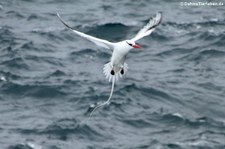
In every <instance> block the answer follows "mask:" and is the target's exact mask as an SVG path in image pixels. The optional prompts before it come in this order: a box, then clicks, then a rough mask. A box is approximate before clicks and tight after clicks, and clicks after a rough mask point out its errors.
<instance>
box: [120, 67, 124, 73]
mask: <svg viewBox="0 0 225 149" xmlns="http://www.w3.org/2000/svg"><path fill="white" fill-rule="evenodd" d="M120 74H121V75H124V69H123V67H121V69H120Z"/></svg>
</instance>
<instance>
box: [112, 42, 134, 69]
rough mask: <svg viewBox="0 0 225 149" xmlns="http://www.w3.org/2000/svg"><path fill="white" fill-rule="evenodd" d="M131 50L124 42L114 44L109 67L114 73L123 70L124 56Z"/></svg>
mask: <svg viewBox="0 0 225 149" xmlns="http://www.w3.org/2000/svg"><path fill="white" fill-rule="evenodd" d="M131 49H132V48H131V47H130V46H129V45H128V44H127V43H126V41H121V42H118V43H116V45H115V48H114V50H113V53H112V57H111V65H112V69H114V71H115V73H117V72H118V70H120V69H122V68H123V66H124V63H125V60H126V56H127V54H128V53H129V52H130V50H131Z"/></svg>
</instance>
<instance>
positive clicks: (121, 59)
mask: <svg viewBox="0 0 225 149" xmlns="http://www.w3.org/2000/svg"><path fill="white" fill-rule="evenodd" d="M57 16H58V17H59V19H60V21H61V22H62V23H63V24H64V25H65V26H66V27H67V28H69V29H70V30H72V31H73V32H74V33H76V34H77V35H79V36H81V37H83V38H86V39H87V40H89V41H91V42H93V43H95V44H96V45H98V46H100V47H103V48H106V49H110V50H112V56H111V59H110V62H109V63H107V64H105V65H104V68H103V73H104V74H105V76H106V78H107V79H108V80H109V81H112V88H111V93H110V96H109V98H108V100H107V101H106V102H104V103H101V104H99V105H97V106H96V107H95V108H94V109H93V111H92V112H91V114H92V113H93V112H94V111H95V110H96V109H97V108H99V107H101V106H103V105H105V104H107V103H109V100H110V99H111V97H112V93H113V88H114V83H115V81H117V80H118V78H119V76H120V77H122V76H123V75H124V74H126V72H127V71H128V65H127V64H126V63H125V60H126V56H127V54H128V53H129V52H130V50H131V49H133V48H140V46H139V45H137V44H136V43H135V42H136V41H137V40H140V39H141V38H143V37H145V36H148V35H150V34H151V33H152V31H154V30H155V28H156V27H157V26H158V25H159V24H160V22H161V20H162V14H161V13H157V14H156V16H155V17H154V18H152V19H150V20H149V22H148V23H147V25H146V26H144V27H143V28H142V29H141V30H140V31H139V32H138V33H137V34H136V36H135V37H134V38H132V39H130V40H123V41H120V42H116V43H113V42H109V41H107V40H104V39H100V38H96V37H93V36H90V35H87V34H85V33H82V32H79V31H77V30H75V29H73V28H72V27H70V26H69V25H67V24H66V23H65V21H63V20H62V18H61V17H60V15H59V14H58V13H57Z"/></svg>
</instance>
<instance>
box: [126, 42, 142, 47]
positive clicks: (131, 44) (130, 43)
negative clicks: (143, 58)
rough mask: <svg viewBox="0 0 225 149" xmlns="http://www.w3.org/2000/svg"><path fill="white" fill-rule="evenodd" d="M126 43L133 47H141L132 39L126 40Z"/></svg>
mask: <svg viewBox="0 0 225 149" xmlns="http://www.w3.org/2000/svg"><path fill="white" fill-rule="evenodd" d="M126 43H127V44H128V45H129V46H131V47H133V48H140V47H141V46H140V45H138V44H136V43H135V42H134V41H132V40H126Z"/></svg>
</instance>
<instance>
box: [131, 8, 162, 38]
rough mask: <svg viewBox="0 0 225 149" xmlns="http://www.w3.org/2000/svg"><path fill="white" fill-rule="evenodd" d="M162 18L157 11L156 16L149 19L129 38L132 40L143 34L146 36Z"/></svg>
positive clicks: (141, 36)
mask: <svg viewBox="0 0 225 149" xmlns="http://www.w3.org/2000/svg"><path fill="white" fill-rule="evenodd" d="M161 20H162V13H160V12H158V13H157V14H156V16H155V17H154V18H152V19H150V20H149V22H148V24H147V25H145V26H144V27H143V28H142V29H141V30H140V31H139V32H138V33H137V35H136V36H135V37H134V38H133V39H131V40H133V41H137V40H139V39H141V38H143V37H145V36H148V35H150V34H151V33H152V31H154V30H155V28H156V27H157V26H158V25H159V24H160V22H161Z"/></svg>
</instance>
